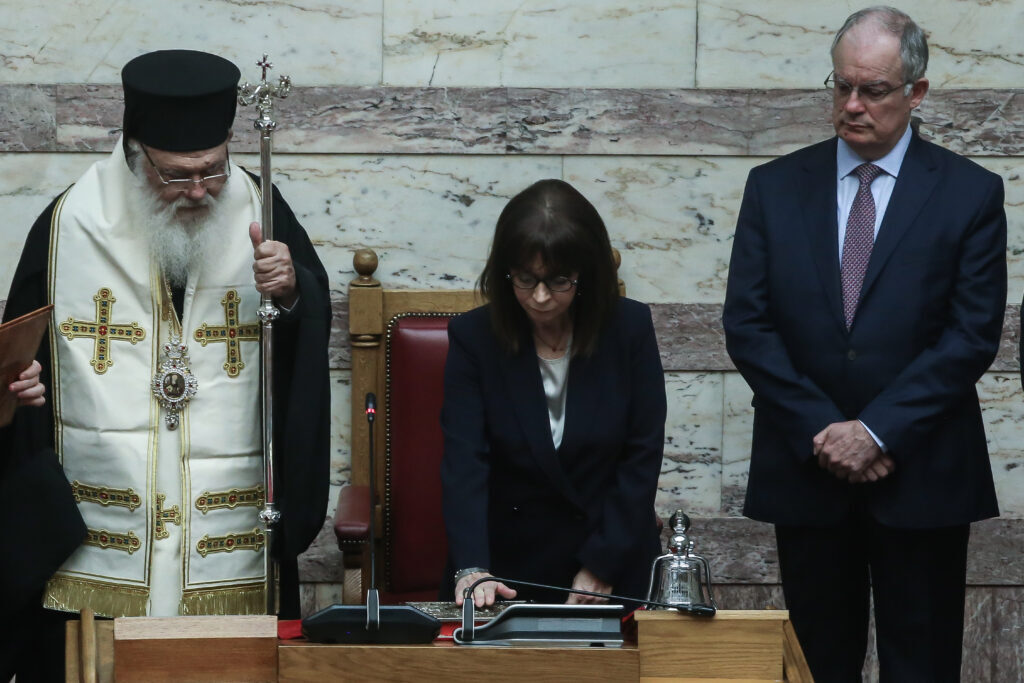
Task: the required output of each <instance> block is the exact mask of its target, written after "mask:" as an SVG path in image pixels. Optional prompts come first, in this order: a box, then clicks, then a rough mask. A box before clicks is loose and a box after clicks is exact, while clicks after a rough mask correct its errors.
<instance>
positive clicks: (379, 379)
mask: <svg viewBox="0 0 1024 683" xmlns="http://www.w3.org/2000/svg"><path fill="white" fill-rule="evenodd" d="M352 264H353V266H354V267H355V270H356V273H357V277H356V278H355V279H354V280H352V282H351V283H349V289H348V302H349V323H348V327H349V341H350V344H351V348H352V385H351V386H352V390H351V391H352V394H351V395H352V424H351V442H350V448H351V452H352V466H351V480H350V481H351V486H352V487H355V488H360V487H363V488H366V492H365V493H362V494H361V496H360V497H358V498H359V499H360V500H365V501H366V503H367V504H368V503H369V498H368V495H369V488H368V487H369V485H370V469H369V460H368V458H367V457H366V452H367V446H368V443H369V441H368V439H369V425H368V423H367V420H366V415H365V403H364V397H365V396H366V394H367V393H368V392H373V393H374V394H376V396H377V405H378V411H379V415H381V416H383V412H384V411H383V407H384V401H385V395H386V389H387V386H386V370H387V368H386V345H385V342H386V335H387V328H388V324H389V322H390V321H391V320H392V319H393V318H394V317H395V316H398V315H401V314H405V313H414V314H415V313H462V312H464V311H468V310H470V309H471V308H474V307H476V306H479V305H480V303H481V300H480V298H479V295H478V294H477V293H476V292H475V291H474V290H466V289H456V290H413V289H387V288H385V287H383V286H382V285H381V283H380V282H379V281H378V280H377V279H376V278H374V277H373V275H374V273H375V272H376V270H377V264H378V258H377V254H376V253H374V252H373V250H371V249H360V250H359V251H357V252H356V253H355V256H354V257H353V259H352ZM380 422H383V420H380ZM386 451H387V437H386V434H385V432H384V427H383V426H382V425H380V424H378V425H377V427H376V429H375V432H374V462H375V463H376V465H375V471H374V478H375V480H376V481H374V482H373V490H374V492H375V500H376V505H375V507H374V525H375V527H376V530H377V541H376V546H375V549H376V554H377V567H378V570H380V569H381V567H382V566H383V565H382V562H383V559H384V554H383V551H384V543H383V541H382V539H383V533H382V532H383V530H384V522H385V519H384V507H383V506H384V502H385V500H386V495H387V490H386V473H385V466H384V464H385V454H386ZM339 546H340V548H341V550H342V553H343V557H344V563H345V586H344V591H343V599H344V601H345V602H346V603H360V602H362V600H363V595H364V587H368V586H369V582H370V565H369V553H368V552H364V551H365V544H364V543H358V542H351V541H350V542H339ZM378 576H380V572H379V571H378Z"/></svg>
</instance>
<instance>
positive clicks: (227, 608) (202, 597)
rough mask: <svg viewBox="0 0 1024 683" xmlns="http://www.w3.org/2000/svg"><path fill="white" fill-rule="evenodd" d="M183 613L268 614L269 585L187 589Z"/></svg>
mask: <svg viewBox="0 0 1024 683" xmlns="http://www.w3.org/2000/svg"><path fill="white" fill-rule="evenodd" d="M181 613H182V614H183V615H185V616H194V615H203V614H266V613H267V587H266V586H265V585H264V584H262V583H259V584H246V585H244V586H228V587H226V588H212V589H204V590H187V591H185V593H184V594H183V595H182V596H181Z"/></svg>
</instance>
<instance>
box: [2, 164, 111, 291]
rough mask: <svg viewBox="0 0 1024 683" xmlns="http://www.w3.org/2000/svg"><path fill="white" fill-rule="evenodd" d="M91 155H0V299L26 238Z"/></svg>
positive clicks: (8, 288)
mask: <svg viewBox="0 0 1024 683" xmlns="http://www.w3.org/2000/svg"><path fill="white" fill-rule="evenodd" d="M102 156H103V155H93V154H0V216H3V217H4V222H3V225H2V226H0V298H4V299H6V298H7V293H8V292H9V291H10V288H11V280H12V279H13V278H14V269H15V267H16V266H17V265H18V259H19V258H20V257H21V250H22V247H24V246H25V238H26V237H27V236H28V231H29V229H30V228H31V227H32V224H33V223H34V222H35V220H36V218H37V217H38V216H39V214H40V213H42V211H43V210H44V209H45V208H46V207H47V206H48V205H49V204H50V202H51V201H53V199H54V198H55V197H56V196H57V195H58V194H60V193H61V192H63V191H64V190H65V189H66V188H67V186H68V185H70V184H71V183H73V182H74V181H75V180H76V179H77V178H78V177H79V176H80V175H82V173H84V172H85V170H86V169H87V168H88V167H89V165H90V164H92V163H93V162H94V161H97V160H99V159H101V158H102Z"/></svg>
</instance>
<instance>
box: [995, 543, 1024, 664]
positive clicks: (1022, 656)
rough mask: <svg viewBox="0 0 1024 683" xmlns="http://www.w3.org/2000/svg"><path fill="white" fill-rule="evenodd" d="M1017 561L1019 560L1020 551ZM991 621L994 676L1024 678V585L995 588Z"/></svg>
mask: <svg viewBox="0 0 1024 683" xmlns="http://www.w3.org/2000/svg"><path fill="white" fill-rule="evenodd" d="M1014 561H1015V562H1018V563H1019V562H1020V554H1019V553H1018V555H1017V558H1016V559H1015V560H1014ZM993 602H994V605H993V610H992V625H993V629H992V631H993V633H994V634H996V636H997V638H996V643H995V648H994V650H995V652H994V655H993V667H992V669H993V671H992V680H994V681H1020V680H1024V638H1021V637H1020V634H1021V632H1024V588H1022V587H1020V586H1015V587H1013V588H1006V589H1002V590H993Z"/></svg>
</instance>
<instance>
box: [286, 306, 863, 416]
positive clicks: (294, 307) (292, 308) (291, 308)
mask: <svg viewBox="0 0 1024 683" xmlns="http://www.w3.org/2000/svg"><path fill="white" fill-rule="evenodd" d="M299 298H300V297H295V301H294V302H293V303H292V305H291V306H285V305H284V304H282V303H281V302H277V303H276V304H275V305H276V306H277V307H278V308H280V309H281V312H282V313H291V312H292V311H294V310H295V309H296V308H297V307H298V305H299ZM868 431H871V430H868Z"/></svg>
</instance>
